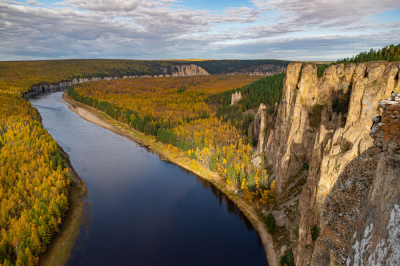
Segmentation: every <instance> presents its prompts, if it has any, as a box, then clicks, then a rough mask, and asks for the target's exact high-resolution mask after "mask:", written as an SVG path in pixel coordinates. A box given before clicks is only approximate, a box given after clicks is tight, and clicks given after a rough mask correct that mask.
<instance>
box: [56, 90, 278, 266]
mask: <svg viewBox="0 0 400 266" xmlns="http://www.w3.org/2000/svg"><path fill="white" fill-rule="evenodd" d="M62 99H63V100H64V101H65V102H66V103H68V104H69V108H70V109H71V110H72V111H74V112H75V113H76V114H78V115H79V116H80V117H82V118H83V119H85V120H86V121H89V122H91V123H94V124H97V125H99V126H101V127H103V128H106V129H108V130H110V131H112V132H114V133H116V134H119V135H121V136H124V137H126V138H128V139H130V140H132V141H134V142H137V143H139V144H141V145H143V146H146V147H148V149H150V150H152V151H153V152H155V153H157V154H158V155H159V156H160V157H161V159H163V160H168V161H170V162H172V163H174V164H176V165H179V166H180V167H182V168H184V169H186V170H188V171H190V172H192V173H194V174H196V175H198V176H200V177H201V178H203V179H206V180H208V181H210V182H211V183H213V184H214V185H215V186H216V187H218V188H219V189H220V190H221V191H222V192H223V193H224V194H225V195H226V196H227V197H229V198H230V199H231V200H232V201H233V202H234V203H235V204H236V205H237V206H238V207H239V209H240V210H241V211H242V212H243V213H244V214H245V215H246V216H247V218H248V219H249V220H250V221H251V223H252V224H253V226H254V228H255V229H256V230H257V232H258V234H259V236H260V238H261V241H262V243H263V245H264V249H265V253H266V256H267V260H268V264H269V265H270V266H278V260H277V255H276V252H275V250H274V245H273V240H272V238H271V235H270V234H269V233H268V232H267V229H266V228H265V226H264V223H263V222H262V221H260V219H259V218H258V216H257V213H256V211H255V209H254V208H253V207H252V206H250V205H248V204H247V203H246V202H245V201H244V200H243V199H242V198H240V197H239V196H238V195H236V194H234V193H233V190H232V189H229V188H228V187H227V186H225V182H224V180H223V179H222V178H221V177H220V176H218V174H216V173H214V172H211V171H210V170H209V169H207V168H205V167H203V166H201V165H198V164H195V167H193V161H191V160H190V159H189V158H188V157H187V156H180V155H178V154H176V153H173V152H172V151H171V150H170V149H168V147H167V145H164V144H162V143H160V142H158V141H156V140H155V139H154V138H152V137H149V136H145V135H144V134H142V133H140V132H137V131H135V130H133V129H132V128H129V127H128V126H126V125H124V124H122V123H120V122H118V121H116V120H114V119H112V118H110V117H109V116H108V115H106V114H105V113H102V112H100V111H98V110H96V109H94V108H92V107H89V106H86V105H84V104H81V103H79V102H76V101H75V100H73V99H72V98H70V97H69V96H68V94H67V93H64V94H63V96H62Z"/></svg>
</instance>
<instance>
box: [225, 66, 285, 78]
mask: <svg viewBox="0 0 400 266" xmlns="http://www.w3.org/2000/svg"><path fill="white" fill-rule="evenodd" d="M285 71H286V67H285V66H281V65H273V64H269V65H261V66H252V67H248V68H242V69H237V70H235V71H229V72H227V73H224V74H228V75H251V76H272V75H275V74H279V73H282V72H285Z"/></svg>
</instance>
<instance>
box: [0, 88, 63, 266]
mask: <svg viewBox="0 0 400 266" xmlns="http://www.w3.org/2000/svg"><path fill="white" fill-rule="evenodd" d="M0 102H1V103H2V104H1V106H0V148H1V149H0V165H1V171H0V228H1V232H0V265H4V266H5V265H7V266H8V265H37V263H38V261H39V257H40V254H41V253H43V252H45V251H46V248H47V245H48V244H49V243H50V241H51V239H52V237H53V235H54V234H55V233H56V232H58V230H59V225H60V223H61V221H62V218H63V216H64V214H65V212H66V210H67V208H68V189H69V187H70V178H69V174H68V172H67V169H66V168H65V167H64V162H63V159H62V158H61V156H60V154H59V151H58V146H57V143H56V142H55V141H54V140H53V139H52V137H51V136H50V135H49V134H48V133H47V131H46V130H45V129H44V128H43V125H42V123H41V122H40V115H39V113H38V112H37V111H36V109H35V108H33V107H32V106H31V105H30V103H29V102H27V101H26V100H24V99H23V98H21V97H20V96H18V95H14V94H9V93H1V92H0Z"/></svg>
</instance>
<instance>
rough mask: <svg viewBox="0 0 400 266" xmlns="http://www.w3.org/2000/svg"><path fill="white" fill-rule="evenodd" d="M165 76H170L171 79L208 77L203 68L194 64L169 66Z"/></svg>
mask: <svg viewBox="0 0 400 266" xmlns="http://www.w3.org/2000/svg"><path fill="white" fill-rule="evenodd" d="M165 74H170V75H171V77H188V76H203V75H210V74H209V73H208V72H207V71H206V70H205V69H204V68H202V67H199V66H197V65H195V64H190V65H176V66H171V67H169V68H167V71H166V72H165Z"/></svg>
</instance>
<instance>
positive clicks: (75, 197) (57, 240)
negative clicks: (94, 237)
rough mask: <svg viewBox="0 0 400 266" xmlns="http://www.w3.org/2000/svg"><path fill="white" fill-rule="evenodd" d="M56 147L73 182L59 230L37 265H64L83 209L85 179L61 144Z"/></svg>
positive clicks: (78, 228) (74, 238) (78, 227)
mask: <svg viewBox="0 0 400 266" xmlns="http://www.w3.org/2000/svg"><path fill="white" fill-rule="evenodd" d="M58 149H59V151H60V155H61V157H62V159H63V160H64V162H65V167H66V168H68V172H69V174H70V175H71V176H72V178H73V183H72V185H71V188H70V191H69V197H68V201H69V205H68V210H67V213H66V216H65V217H64V219H63V221H62V223H61V226H60V228H59V229H60V232H59V233H57V234H56V235H55V236H54V238H53V239H52V240H51V242H50V244H49V246H48V247H47V250H46V252H45V253H44V254H42V256H41V257H40V259H39V264H38V265H39V266H63V265H65V263H66V262H67V260H68V258H69V255H70V253H71V251H72V249H73V247H74V245H75V242H76V239H77V238H78V235H79V231H80V228H81V224H82V221H83V217H84V211H85V201H84V198H85V197H86V194H87V189H86V184H85V181H83V180H82V179H81V178H80V177H79V175H78V174H77V173H76V171H75V169H74V168H73V167H72V165H71V162H70V160H69V155H68V154H67V153H66V152H65V151H64V150H63V148H62V147H61V146H58Z"/></svg>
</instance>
